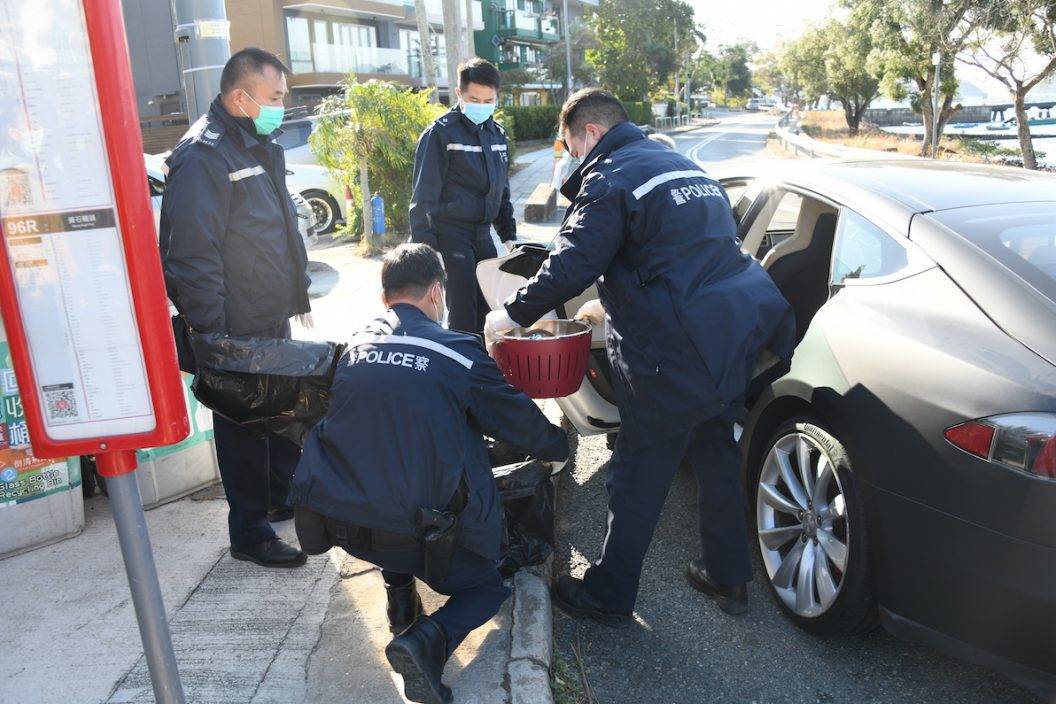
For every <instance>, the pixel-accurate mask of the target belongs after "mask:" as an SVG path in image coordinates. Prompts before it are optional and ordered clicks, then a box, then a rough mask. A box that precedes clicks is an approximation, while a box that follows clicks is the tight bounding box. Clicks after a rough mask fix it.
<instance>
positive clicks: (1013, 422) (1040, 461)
mask: <svg viewBox="0 0 1056 704" xmlns="http://www.w3.org/2000/svg"><path fill="white" fill-rule="evenodd" d="M944 435H945V437H946V439H947V440H949V441H950V442H951V443H952V444H953V445H954V446H956V447H958V448H960V449H962V450H964V451H965V452H968V453H971V454H973V455H975V456H976V457H981V458H983V459H984V460H988V461H990V462H993V463H994V464H999V465H1002V466H1005V467H1011V468H1012V469H1018V470H1021V471H1024V472H1030V473H1031V474H1036V475H1038V476H1041V477H1046V478H1047V479H1056V414H1052V413H1008V414H1005V415H1000V416H991V417H989V418H981V419H979V420H972V421H968V422H967V423H960V424H958V425H955V426H953V427H951V428H947V429H946V432H945V433H944Z"/></svg>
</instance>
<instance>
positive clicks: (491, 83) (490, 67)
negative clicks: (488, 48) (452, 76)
mask: <svg viewBox="0 0 1056 704" xmlns="http://www.w3.org/2000/svg"><path fill="white" fill-rule="evenodd" d="M470 83H478V84H480V85H482V86H488V87H490V88H494V89H495V90H498V89H499V87H500V86H501V85H502V75H501V74H500V73H499V69H497V68H495V64H493V63H491V62H490V61H488V60H486V59H482V58H480V57H479V56H477V57H475V58H472V59H470V60H469V61H463V62H462V63H460V64H459V65H458V87H459V89H460V90H465V89H466V88H468V87H469V84H470Z"/></svg>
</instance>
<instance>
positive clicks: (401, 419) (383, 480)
mask: <svg viewBox="0 0 1056 704" xmlns="http://www.w3.org/2000/svg"><path fill="white" fill-rule="evenodd" d="M381 283H382V299H383V302H384V303H385V305H386V306H387V307H388V309H389V310H388V311H387V312H386V313H385V315H384V316H382V317H380V318H378V319H376V320H374V321H373V322H372V323H370V324H369V325H367V326H366V327H365V328H364V329H363V330H362V331H360V332H359V333H358V334H356V335H355V336H354V337H353V338H352V340H351V341H350V343H349V350H348V352H347V353H346V354H345V356H344V357H342V359H341V361H340V363H339V365H338V369H337V372H336V374H335V376H334V383H333V387H332V396H331V401H330V408H329V410H328V411H327V414H326V417H325V418H324V419H323V420H322V421H321V422H320V423H319V424H318V425H317V426H316V427H315V428H314V429H313V430H312V431H311V433H309V435H308V437H307V439H306V441H305V445H304V454H303V455H302V457H301V462H300V464H299V465H298V466H297V471H296V474H295V476H294V480H293V489H292V492H291V501H292V503H293V504H294V506H296V507H297V508H296V518H295V520H296V525H297V534H298V537H299V538H300V541H301V547H302V548H304V549H305V550H306V551H307V552H309V553H312V554H317V553H320V552H323V551H325V550H327V549H329V548H330V547H331V546H332V545H337V546H340V547H342V548H344V549H345V550H346V551H347V552H348V553H349V554H351V555H354V556H355V557H357V558H359V559H361V560H365V561H367V562H371V563H373V564H375V565H378V566H379V567H380V568H381V570H382V572H381V574H382V577H383V578H384V580H385V588H386V590H387V592H388V617H389V625H390V629H391V631H392V633H393V634H395V635H396V636H397V637H396V638H395V639H394V640H393V641H392V642H391V643H389V645H388V647H387V648H386V649H385V654H386V656H387V657H388V660H389V663H390V664H391V665H392V668H393V669H394V670H395V671H396V672H397V673H399V674H400V675H402V676H403V681H404V690H405V694H406V696H407V698H408V699H410V700H411V701H416V702H430V703H432V704H441V703H442V702H449V701H451V690H450V689H449V688H447V687H446V686H444V685H443V684H442V683H441V681H440V677H441V674H442V672H443V669H444V665H445V663H446V662H447V660H448V658H449V657H451V653H453V652H454V650H455V648H457V647H458V645H459V644H460V643H461V642H462V641H463V639H465V637H466V636H467V635H468V634H469V633H470V631H472V630H473V629H475V628H477V627H478V626H481V625H482V624H484V623H486V622H487V621H488V620H490V619H491V617H492V616H494V615H495V614H496V613H497V612H498V610H499V607H500V606H501V605H502V602H503V601H504V600H505V599H506V597H507V596H509V589H508V588H507V587H506V586H504V585H503V582H502V578H501V577H500V576H499V572H498V570H497V568H496V563H497V560H498V558H499V539H500V521H501V511H502V509H501V506H500V503H499V497H498V491H497V489H496V487H495V483H494V480H493V478H492V473H491V465H490V463H489V461H488V453H487V447H486V445H485V443H484V438H483V436H482V433H487V434H488V435H489V436H491V437H493V438H496V439H500V440H505V441H507V442H510V443H513V444H515V445H516V446H518V447H520V448H523V449H524V450H525V451H527V452H529V453H530V454H531V455H532V456H534V457H535V458H537V459H540V460H543V461H549V462H560V461H563V460H565V459H567V457H568V438H567V437H566V435H565V433H564V432H563V431H562V430H561V429H559V428H557V427H556V426H554V425H552V424H551V423H550V422H549V421H547V419H546V417H545V416H544V415H543V414H542V412H541V411H540V410H539V407H538V406H536V405H535V403H533V402H532V401H531V400H530V399H529V398H528V397H527V396H525V395H524V394H523V393H521V392H520V391H518V390H516V389H514V388H513V387H511V386H509V385H508V384H507V383H506V381H505V380H504V379H503V377H502V374H501V373H500V372H499V369H498V367H497V366H496V365H495V362H494V361H492V359H491V358H490V357H489V356H488V354H487V353H486V352H485V351H484V348H483V347H482V346H481V344H480V340H479V338H477V337H475V336H473V335H467V334H462V333H457V332H453V331H449V330H445V329H444V328H443V327H441V326H440V324H439V321H441V320H443V317H444V308H445V306H444V286H445V276H444V269H443V266H442V264H441V261H440V257H439V256H438V254H437V252H436V251H435V250H434V249H432V248H431V247H429V246H427V245H423V244H405V245H401V246H400V247H397V248H396V249H394V250H393V251H392V252H390V253H389V254H388V255H386V257H385V261H384V264H383V265H382V270H381ZM416 577H417V578H418V579H421V580H423V581H424V582H425V583H426V584H428V585H429V587H430V588H431V589H432V590H433V591H435V592H438V593H440V594H446V595H448V596H449V597H450V598H449V599H448V600H447V603H445V604H444V605H443V606H442V607H440V609H438V610H437V611H435V612H434V613H433V614H431V615H429V616H424V615H422V604H421V601H420V599H419V598H418V592H417V589H416V587H415V578H416Z"/></svg>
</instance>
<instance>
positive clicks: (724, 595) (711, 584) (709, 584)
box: [686, 560, 748, 616]
mask: <svg viewBox="0 0 1056 704" xmlns="http://www.w3.org/2000/svg"><path fill="white" fill-rule="evenodd" d="M686 580H687V581H688V582H689V586H691V587H693V588H694V589H696V590H697V591H698V592H701V593H703V594H707V595H708V596H710V597H712V598H713V599H715V601H716V602H717V603H718V604H719V608H720V609H722V610H723V611H725V612H726V613H728V614H730V615H731V616H740V615H741V614H746V613H748V585H746V584H734V585H732V586H725V585H722V584H716V583H715V580H713V579H712V578H711V575H710V574H708V570H707V568H706V567H704V561H703V560H692V561H690V563H689V566H688V567H686Z"/></svg>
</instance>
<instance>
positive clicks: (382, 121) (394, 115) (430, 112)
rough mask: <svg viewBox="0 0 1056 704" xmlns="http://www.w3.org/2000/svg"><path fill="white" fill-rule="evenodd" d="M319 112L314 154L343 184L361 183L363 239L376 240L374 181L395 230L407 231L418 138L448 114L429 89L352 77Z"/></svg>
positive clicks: (352, 218)
mask: <svg viewBox="0 0 1056 704" xmlns="http://www.w3.org/2000/svg"><path fill="white" fill-rule="evenodd" d="M317 112H318V114H319V126H318V128H317V129H316V130H315V132H313V133H312V136H311V137H310V144H311V147H312V152H313V153H314V154H315V155H316V158H317V159H318V160H319V163H320V164H321V165H323V166H324V167H326V169H327V170H328V171H329V172H330V173H331V175H333V177H334V178H335V179H336V180H338V181H339V182H340V183H344V184H348V185H349V186H351V185H353V184H358V185H359V189H358V190H359V193H358V194H356V193H355V189H353V193H354V194H355V195H356V196H357V197H356V206H357V210H358V214H359V216H360V218H361V220H362V225H363V240H364V241H365V242H368V243H369V242H370V234H371V226H372V223H371V212H370V206H369V204H370V197H371V181H373V184H374V188H375V190H377V191H378V192H380V193H381V194H382V197H383V198H384V199H385V214H386V217H387V219H388V221H389V222H390V223H392V229H393V230H394V231H396V232H402V231H405V230H406V228H407V218H408V215H407V210H408V208H409V207H410V200H411V172H412V171H413V167H414V152H415V147H416V145H417V142H418V135H419V134H421V132H422V131H423V130H424V129H425V128H426V127H428V126H429V124H430V123H431V122H432V121H433V120H435V119H436V118H437V117H438V116H439V115H440V114H442V113H443V106H440V105H435V104H433V103H430V102H429V92H428V91H422V92H414V91H412V90H411V89H410V88H407V87H405V86H398V85H396V84H393V83H385V82H382V81H376V80H372V81H368V82H366V83H359V82H357V81H356V78H355V75H351V76H349V78H348V79H347V80H346V82H345V84H344V90H343V91H342V92H340V93H338V94H336V95H333V96H331V97H329V98H327V99H326V100H324V101H323V102H322V103H321V104H320V105H319V107H318V109H317ZM364 205H366V207H364ZM347 220H348V223H349V225H348V226H346V227H349V228H351V227H352V226H353V223H354V222H355V221H356V218H355V214H354V213H348V214H347Z"/></svg>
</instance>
